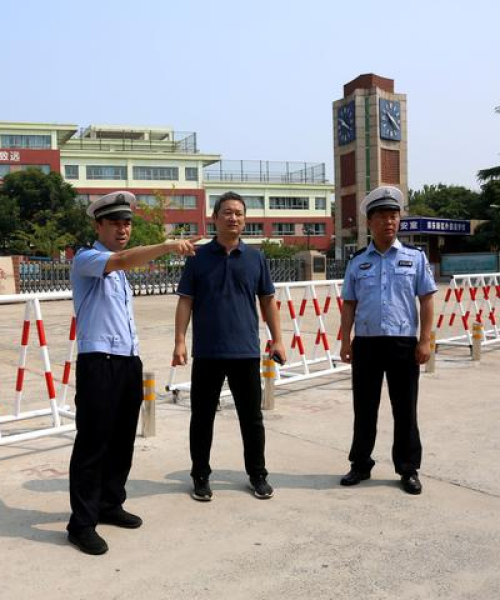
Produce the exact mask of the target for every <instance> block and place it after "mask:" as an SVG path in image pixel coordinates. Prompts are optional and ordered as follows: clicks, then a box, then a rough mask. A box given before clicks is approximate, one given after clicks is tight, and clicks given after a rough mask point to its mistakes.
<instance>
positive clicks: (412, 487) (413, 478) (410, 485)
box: [401, 473, 422, 496]
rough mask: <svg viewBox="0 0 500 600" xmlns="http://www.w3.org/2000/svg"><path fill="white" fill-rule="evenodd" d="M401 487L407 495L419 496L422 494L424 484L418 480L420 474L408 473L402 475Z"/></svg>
mask: <svg viewBox="0 0 500 600" xmlns="http://www.w3.org/2000/svg"><path fill="white" fill-rule="evenodd" d="M401 485H402V486H403V489H404V491H405V492H406V493H407V494H413V495H414V496H417V495H418V494H421V493H422V484H421V483H420V479H419V478H418V473H408V474H404V475H401Z"/></svg>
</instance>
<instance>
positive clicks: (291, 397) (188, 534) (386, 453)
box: [0, 297, 500, 600]
mask: <svg viewBox="0 0 500 600" xmlns="http://www.w3.org/2000/svg"><path fill="white" fill-rule="evenodd" d="M49 306H50V308H49ZM174 306H175V298H173V297H146V298H138V299H136V313H137V321H138V323H139V333H140V337H141V347H142V354H143V357H144V362H145V365H146V366H147V367H148V368H152V369H154V370H156V371H157V391H158V392H159V400H160V403H159V405H158V407H157V435H156V437H154V438H149V439H143V438H138V440H137V449H136V456H135V463H134V467H133V469H132V473H131V477H130V481H129V485H128V491H129V500H128V501H127V507H128V508H129V509H130V510H132V511H137V513H138V514H140V515H141V516H142V517H143V518H144V526H143V527H142V528H140V529H138V530H136V531H127V530H120V529H117V528H112V527H110V526H105V525H103V526H100V527H99V531H100V533H101V534H102V535H103V537H104V538H105V539H106V540H107V541H108V543H109V546H110V551H109V552H108V554H106V555H104V556H101V557H90V556H86V555H84V554H82V553H80V552H79V551H78V550H76V549H75V548H74V547H72V546H70V545H68V543H67V541H66V536H65V525H66V521H67V519H68V516H69V500H68V492H67V488H68V462H69V456H70V453H71V444H72V439H73V436H72V435H66V436H61V437H54V438H45V439H38V440H33V441H31V442H26V443H24V444H20V445H17V446H5V447H0V478H1V481H2V484H1V487H0V555H1V556H2V559H3V560H2V563H1V566H0V575H1V579H0V599H1V600H17V599H25V598H30V597H36V598H37V600H39V599H40V600H41V599H44V598H47V599H49V598H50V599H51V600H59V599H63V598H64V599H71V600H74V599H77V600H80V599H81V600H87V599H95V598H99V600H112V599H115V598H116V599H118V598H119V599H120V600H129V599H130V600H132V599H137V598H141V597H142V598H144V599H148V600H157V599H158V600H177V599H179V600H180V599H187V600H196V599H207V600H212V599H216V598H217V599H223V600H226V599H227V600H240V599H241V600H246V599H251V600H260V599H262V600H264V599H266V600H267V599H270V598H284V599H285V598H286V599H287V600H288V599H304V598H310V599H311V600H312V599H315V600H316V599H321V600H322V599H325V600H326V599H332V600H333V599H335V600H344V599H345V600H351V599H352V600H355V599H356V600H358V599H360V598H363V600H392V599H399V600H417V599H418V600H420V599H429V600H434V599H437V598H439V599H442V598H445V599H450V600H452V599H453V600H462V599H464V600H465V599H470V600H498V598H500V573H499V571H498V565H499V564H500V519H499V514H500V466H499V461H498V456H499V453H500V433H499V428H498V424H499V422H500V402H499V391H498V390H499V389H500V369H499V364H500V349H497V350H492V349H489V350H488V351H487V352H485V353H484V355H483V360H482V361H481V363H480V364H475V363H472V362H471V361H470V360H469V357H468V354H467V351H466V350H463V351H462V350H460V351H454V352H453V353H451V352H450V353H446V352H443V353H442V354H440V355H438V361H437V366H436V373H435V374H434V375H426V374H422V378H421V395H420V399H421V402H420V424H421V431H422V438H423V443H424V461H423V466H422V470H421V475H422V483H423V485H424V491H423V494H422V495H421V496H419V497H412V496H409V495H407V494H405V493H404V492H403V491H402V490H401V489H400V487H399V485H398V479H397V477H396V475H395V474H394V472H393V469H392V466H391V463H390V445H391V437H392V418H391V416H390V407H389V402H388V398H387V394H386V393H385V391H384V396H383V401H382V406H381V413H380V419H379V434H378V439H377V447H376V451H375V459H376V460H377V466H376V467H375V469H374V471H373V479H372V480H370V481H367V482H364V483H362V484H361V485H359V486H356V487H354V488H343V487H341V486H340V485H339V480H340V476H341V475H342V474H343V473H344V472H345V471H346V470H347V469H348V462H347V453H348V450H349V445H350V437H351V427H352V409H351V390H350V381H349V377H348V376H347V375H346V374H345V373H343V374H341V375H339V376H335V377H329V378H324V379H316V380H312V381H309V382H302V383H301V384H295V385H293V386H290V387H280V388H278V389H277V391H276V410H275V411H273V412H269V413H266V415H265V418H266V428H267V458H268V468H269V471H270V473H271V475H270V481H271V483H272V484H273V485H274V486H275V488H276V495H275V497H274V498H273V499H272V500H269V501H259V500H257V499H255V498H254V497H253V496H252V495H251V493H250V492H249V490H248V489H247V487H246V476H245V474H244V471H243V460H242V451H241V441H240V437H239V429H238V422H237V418H236V416H235V413H234V409H233V407H232V405H231V403H226V405H225V407H224V409H223V410H222V411H221V412H220V413H218V416H217V421H216V432H215V440H214V448H213V454H212V466H213V469H214V474H213V478H212V480H213V489H214V494H215V496H216V497H215V500H214V501H213V502H211V503H206V504H205V503H198V502H195V501H193V500H192V499H191V498H190V496H189V492H190V489H191V488H190V479H189V467H190V463H189V448H188V426H189V408H188V406H187V398H186V397H185V396H184V397H183V398H181V403H180V404H178V405H174V404H169V403H167V402H166V399H167V398H166V396H165V394H164V393H162V386H163V385H164V382H165V381H166V380H167V377H168V364H169V361H170V355H171V350H172V344H171V342H172V336H173V309H174ZM44 311H45V313H46V314H47V321H48V323H49V324H50V322H51V319H52V318H54V319H56V320H57V322H58V323H61V325H60V326H59V325H57V327H52V329H49V326H48V325H47V324H46V327H47V331H48V332H49V331H51V332H52V331H54V334H53V339H55V340H56V339H60V340H64V339H65V337H66V335H67V327H66V322H67V323H68V324H69V315H70V311H71V307H70V305H69V303H63V302H61V303H51V304H50V305H49V304H47V305H44ZM49 313H50V314H49ZM52 315H53V316H52ZM14 317H15V316H11V318H12V319H13V323H14V322H15V318H14ZM4 327H5V328H8V327H10V325H9V324H6V322H5V321H4V320H3V323H2V330H3V329H4ZM12 327H14V325H12ZM2 333H4V331H2ZM48 336H49V333H48ZM10 352H11V349H10V347H9V348H7V347H6V342H5V341H4V342H0V366H1V367H2V369H4V368H6V365H7V364H10V363H11V362H12V357H11V356H10ZM61 356H64V352H63V351H61ZM56 362H57V361H56V360H55V361H54V363H55V364H56ZM35 375H36V374H33V382H34V381H35V379H36V377H35ZM31 385H34V383H32V384H31ZM2 388H3V390H5V389H6V388H5V384H2ZM8 389H12V388H8ZM8 400H9V401H10V397H9V398H8ZM2 402H4V401H2Z"/></svg>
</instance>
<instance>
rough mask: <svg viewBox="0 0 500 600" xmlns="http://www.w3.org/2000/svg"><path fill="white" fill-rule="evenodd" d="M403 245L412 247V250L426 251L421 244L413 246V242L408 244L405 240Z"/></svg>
mask: <svg viewBox="0 0 500 600" xmlns="http://www.w3.org/2000/svg"><path fill="white" fill-rule="evenodd" d="M402 245H403V246H404V247H405V248H410V250H419V251H420V252H423V251H424V249H423V248H421V247H420V246H413V244H406V243H405V242H403V243H402Z"/></svg>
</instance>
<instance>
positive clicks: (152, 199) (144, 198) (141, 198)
mask: <svg viewBox="0 0 500 600" xmlns="http://www.w3.org/2000/svg"><path fill="white" fill-rule="evenodd" d="M135 197H136V198H137V202H138V204H145V205H146V206H155V207H156V206H159V203H160V199H159V198H157V197H156V196H155V195H154V194H136V196H135Z"/></svg>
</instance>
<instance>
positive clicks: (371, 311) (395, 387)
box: [340, 186, 437, 494]
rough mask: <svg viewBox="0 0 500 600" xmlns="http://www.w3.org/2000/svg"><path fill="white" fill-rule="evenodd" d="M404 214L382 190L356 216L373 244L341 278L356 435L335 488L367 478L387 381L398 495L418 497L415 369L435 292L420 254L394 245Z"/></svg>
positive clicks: (392, 191) (395, 197)
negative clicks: (400, 491) (362, 218)
mask: <svg viewBox="0 0 500 600" xmlns="http://www.w3.org/2000/svg"><path fill="white" fill-rule="evenodd" d="M402 207H403V194H402V193H401V191H400V190H399V189H397V188H395V187H392V186H384V187H379V188H377V189H375V190H373V191H372V192H370V193H369V194H368V195H367V196H366V198H365V199H364V201H363V203H362V205H361V210H362V212H363V214H364V215H366V217H367V224H368V227H369V228H370V232H371V235H372V241H371V243H370V244H369V246H368V247H366V248H363V249H361V250H359V251H358V252H356V253H355V254H354V255H353V257H352V258H351V260H350V262H349V265H348V268H347V271H346V274H345V279H344V287H343V290H342V296H343V300H344V303H343V308H342V317H341V331H342V345H341V350H340V356H341V358H342V360H343V361H344V362H351V363H352V387H353V401H354V434H353V440H352V446H351V451H350V453H349V460H350V461H351V470H350V471H349V472H348V473H347V474H346V475H345V476H344V477H343V478H342V479H341V482H340V483H341V484H342V485H356V484H358V483H359V482H360V481H362V480H365V479H369V478H370V472H371V470H372V468H373V466H374V465H375V461H374V460H373V458H372V456H371V455H372V451H373V448H374V446H375V438H376V432H377V417H378V409H379V404H380V394H381V389H382V381H383V378H384V374H385V376H386V379H387V386H388V391H389V397H390V401H391V406H392V414H393V417H394V440H393V446H392V460H393V462H394V467H395V470H396V473H398V474H399V475H400V476H401V485H402V487H403V489H404V490H405V491H406V492H408V493H409V494H420V493H421V491H422V485H421V483H420V480H419V477H418V469H419V468H420V462H421V457H422V446H421V443H420V435H419V430H418V424H417V398H418V379H419V372H420V365H421V364H424V363H425V362H427V361H428V360H429V356H430V333H431V328H432V320H433V294H434V293H435V292H436V289H437V288H436V284H435V282H434V279H433V277H432V273H431V271H430V267H429V263H428V261H427V258H426V256H425V253H424V252H423V251H422V250H420V249H419V248H416V247H415V246H410V245H408V244H403V243H401V242H400V241H399V240H398V239H397V232H398V229H399V222H400V210H401V208H402ZM417 296H418V298H419V303H420V318H419V314H418V310H417V304H416V297H417ZM419 321H420V323H419ZM419 324H420V328H419ZM353 325H354V339H353V340H352V342H351V330H352V327H353ZM418 330H419V337H418V338H417V331H418Z"/></svg>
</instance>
